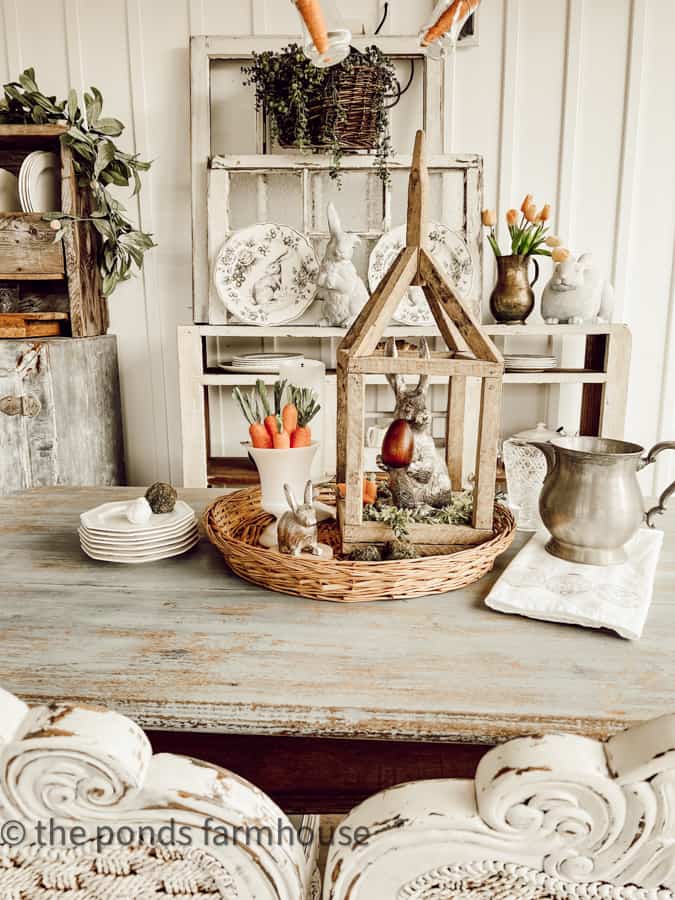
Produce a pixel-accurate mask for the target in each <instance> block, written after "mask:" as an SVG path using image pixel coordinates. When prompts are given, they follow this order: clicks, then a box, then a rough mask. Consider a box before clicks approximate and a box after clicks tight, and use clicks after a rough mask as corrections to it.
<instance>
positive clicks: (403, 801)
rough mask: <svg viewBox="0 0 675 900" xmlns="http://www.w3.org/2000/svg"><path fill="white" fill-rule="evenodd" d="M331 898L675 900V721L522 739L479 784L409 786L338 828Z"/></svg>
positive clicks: (492, 760) (483, 767)
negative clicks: (343, 831)
mask: <svg viewBox="0 0 675 900" xmlns="http://www.w3.org/2000/svg"><path fill="white" fill-rule="evenodd" d="M343 825H344V826H346V827H349V828H350V829H351V830H352V833H356V829H361V831H360V832H359V833H360V834H361V835H365V834H366V833H368V835H369V836H368V838H367V839H366V840H363V841H362V842H361V843H360V844H357V845H355V846H351V847H339V846H336V847H333V848H332V849H331V852H330V853H329V856H328V861H327V864H326V871H325V875H324V882H323V883H324V887H323V898H324V900H452V898H466V900H469V898H497V900H545V898H546V900H548V898H551V900H558V898H591V897H605V898H616V900H618V898H626V900H674V898H675V893H673V892H674V891H675V716H665V717H663V718H660V719H655V720H653V721H651V722H649V723H647V724H645V725H640V726H637V727H635V728H632V729H630V730H628V731H625V732H622V733H620V734H617V735H616V736H614V737H612V738H610V739H609V740H608V741H607V742H605V743H602V742H599V741H595V740H590V739H588V738H584V737H579V736H575V735H563V734H561V735H548V736H537V737H525V738H518V739H516V740H512V741H509V742H508V743H505V744H503V745H501V746H498V747H496V748H494V749H493V750H491V751H489V752H488V753H487V754H486V755H485V756H484V757H483V759H482V760H481V762H480V764H479V766H478V770H477V772H476V778H475V782H474V781H467V780H463V781H441V780H438V781H426V782H424V781H423V782H414V783H411V784H405V785H400V786H398V787H394V788H391V789H390V790H386V791H383V792H382V793H380V794H377V795H376V796H374V797H371V798H370V799H368V800H366V801H365V802H364V803H362V804H361V805H360V806H359V807H357V808H356V809H355V810H353V811H352V813H351V814H350V815H349V816H348V817H347V819H346V820H345V821H344V823H343Z"/></svg>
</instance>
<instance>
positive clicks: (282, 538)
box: [277, 481, 321, 556]
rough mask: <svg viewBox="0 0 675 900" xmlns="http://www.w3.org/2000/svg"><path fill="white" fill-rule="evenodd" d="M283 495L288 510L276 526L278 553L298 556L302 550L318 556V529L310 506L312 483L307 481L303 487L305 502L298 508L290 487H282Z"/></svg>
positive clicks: (313, 511)
mask: <svg viewBox="0 0 675 900" xmlns="http://www.w3.org/2000/svg"><path fill="white" fill-rule="evenodd" d="M284 493H285V494H286V500H288V505H289V506H290V510H289V511H288V512H285V513H284V514H283V516H282V517H281V518H280V519H279V524H278V526H277V534H278V536H279V551H280V552H281V553H288V554H290V555H291V556H299V555H300V554H301V553H302V552H303V550H309V552H310V553H313V554H314V556H320V555H321V550H320V548H319V529H318V527H317V520H316V512H315V510H314V506H313V505H312V482H311V481H308V482H307V484H306V486H305V502H304V503H303V504H302V506H298V504H297V502H296V499H295V496H294V495H293V490H292V489H291V487H290V485H288V484H285V485H284Z"/></svg>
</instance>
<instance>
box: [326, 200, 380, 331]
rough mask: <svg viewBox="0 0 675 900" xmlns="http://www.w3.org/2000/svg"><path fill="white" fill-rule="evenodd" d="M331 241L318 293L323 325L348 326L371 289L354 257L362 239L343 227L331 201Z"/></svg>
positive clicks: (329, 214) (329, 210) (329, 211)
mask: <svg viewBox="0 0 675 900" xmlns="http://www.w3.org/2000/svg"><path fill="white" fill-rule="evenodd" d="M328 229H329V231H330V240H329V241H328V246H327V247H326V253H325V255H324V258H323V262H322V263H321V269H320V271H319V278H318V281H317V285H318V287H317V291H316V296H317V298H318V299H319V300H321V301H323V312H322V315H321V322H320V324H321V325H327V326H331V327H334V328H348V327H349V326H350V325H351V324H352V322H353V321H354V319H355V318H356V317H357V316H358V314H359V313H360V312H361V309H362V308H363V307H364V306H365V304H366V302H367V301H368V297H369V294H368V289H367V288H366V286H365V284H364V283H363V281H362V279H361V278H360V276H359V274H358V272H357V271H356V268H355V266H354V263H353V262H352V256H353V255H354V248H355V247H356V245H357V244H358V243H359V241H360V238H359V237H358V236H357V235H355V234H347V232H345V231H343V230H342V225H341V223H340V217H339V216H338V214H337V210H336V209H335V207H334V206H333V204H332V203H329V204H328Z"/></svg>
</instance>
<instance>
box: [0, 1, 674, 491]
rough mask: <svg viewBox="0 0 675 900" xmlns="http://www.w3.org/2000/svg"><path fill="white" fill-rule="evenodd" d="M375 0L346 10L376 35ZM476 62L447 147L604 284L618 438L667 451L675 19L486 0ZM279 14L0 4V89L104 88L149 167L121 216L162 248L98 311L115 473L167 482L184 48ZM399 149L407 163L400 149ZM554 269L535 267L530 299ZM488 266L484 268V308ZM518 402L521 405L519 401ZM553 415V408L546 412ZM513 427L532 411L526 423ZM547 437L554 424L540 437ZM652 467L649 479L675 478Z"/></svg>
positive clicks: (183, 187)
mask: <svg viewBox="0 0 675 900" xmlns="http://www.w3.org/2000/svg"><path fill="white" fill-rule="evenodd" d="M381 5H382V4H381V0H342V8H343V10H344V13H345V15H346V16H347V18H348V19H349V20H351V23H352V24H358V23H363V25H364V26H365V28H366V29H367V30H372V28H373V26H374V24H375V23H376V22H377V20H378V19H379V16H380V12H381ZM390 6H391V15H390V20H389V22H388V25H387V28H388V31H389V32H390V33H394V34H415V33H417V30H418V29H419V26H420V23H421V19H422V17H423V16H424V15H426V14H427V13H428V12H429V9H430V7H431V0H422V2H417V0H416V2H412V0H392V2H391V4H390ZM479 16H480V18H479V45H478V46H477V47H472V48H465V49H462V50H460V51H459V52H458V53H457V54H456V56H455V58H454V60H451V61H449V62H448V63H447V65H448V66H450V67H451V73H450V74H451V76H452V77H451V87H452V89H451V91H450V96H448V98H447V103H448V104H449V107H450V113H451V115H450V117H449V125H448V128H449V132H450V134H449V138H450V144H451V147H452V149H453V150H454V151H457V152H475V153H481V154H482V155H483V156H484V158H485V171H486V201H487V203H488V205H490V206H496V205H498V206H499V208H500V210H502V211H503V210H505V209H506V208H507V207H508V206H510V205H513V204H515V203H520V199H521V196H522V195H523V194H524V193H526V191H532V192H533V193H534V194H535V195H536V197H537V198H538V199H540V200H541V201H543V200H545V199H549V200H551V201H552V202H553V203H554V204H555V211H556V216H557V223H556V225H557V228H558V229H559V231H560V233H561V235H562V236H563V237H564V238H565V239H566V241H567V242H568V243H569V244H570V246H571V247H572V248H573V249H574V250H575V251H577V252H581V251H587V250H592V251H593V253H594V254H595V256H596V259H597V261H598V263H599V264H601V265H603V266H605V267H606V268H607V270H608V271H609V272H611V275H612V278H613V280H614V283H615V285H616V292H617V309H618V315H617V316H616V318H617V320H624V321H626V322H627V323H628V324H629V325H630V327H631V329H632V331H633V336H634V355H633V366H632V373H631V393H630V398H629V407H628V423H627V430H626V433H627V436H628V437H630V439H632V440H635V441H639V442H641V443H644V444H647V445H649V444H650V443H652V442H654V441H656V440H658V439H664V438H668V437H670V438H675V240H674V207H675V189H674V179H673V169H674V161H675V113H674V106H673V100H672V89H673V84H674V83H675V54H673V51H672V36H673V34H675V3H673V2H672V0H545V2H542V0H483V3H482V5H481V8H480V14H479ZM296 28H297V26H296V19H295V13H294V11H293V10H292V8H291V6H290V3H289V2H288V0H161V2H160V0H105V2H103V0H0V31H1V34H2V40H0V75H2V76H6V78H7V79H9V78H14V77H15V76H16V75H17V73H18V72H19V71H20V70H21V69H22V68H24V67H26V66H29V65H33V66H35V68H36V70H37V74H38V78H39V81H40V84H41V85H42V87H43V88H45V89H47V91H48V92H49V93H56V94H59V95H63V94H64V93H65V91H66V89H67V87H68V85H73V86H75V87H77V88H78V89H80V90H81V89H82V88H83V87H86V86H88V85H90V84H95V85H97V86H98V87H100V88H101V90H102V91H103V94H104V97H105V101H106V103H105V105H106V109H107V111H108V113H109V114H110V115H114V116H118V117H119V118H121V119H122V120H124V121H125V122H126V123H127V124H128V128H127V132H126V138H125V140H126V145H127V147H128V148H129V149H134V150H137V151H138V152H140V153H142V154H143V155H144V156H145V157H147V158H151V159H154V160H155V164H154V166H153V169H152V172H151V174H150V176H149V177H148V178H146V180H145V187H144V190H143V192H142V193H141V196H140V200H139V201H138V202H137V201H136V200H134V201H130V209H131V212H132V214H133V215H134V216H136V217H138V218H139V219H140V221H141V223H142V225H143V228H144V229H146V230H149V231H152V232H153V233H154V234H155V237H156V239H157V241H158V243H159V247H158V248H157V249H156V250H154V251H153V252H152V253H150V254H149V255H148V258H147V265H146V267H145V271H144V274H143V276H142V277H141V278H136V279H134V280H133V281H131V282H130V283H128V284H126V285H124V286H123V287H121V288H120V289H119V290H118V291H117V292H116V293H115V295H114V296H113V298H112V302H111V319H112V325H111V330H112V331H114V332H115V333H116V334H117V335H118V336H119V346H120V362H121V377H122V390H123V402H124V422H125V440H126V448H127V457H128V473H129V477H130V479H131V481H132V482H134V483H147V482H150V481H152V480H154V479H156V478H166V479H171V480H173V481H175V482H179V480H180V472H181V466H180V456H179V454H180V451H179V445H180V440H179V434H180V418H179V407H178V390H177V365H176V326H177V325H179V324H187V323H189V322H190V321H191V271H190V260H191V247H190V241H191V235H190V170H189V94H188V72H189V69H188V39H189V35H190V34H200V33H213V34H215V33H221V34H265V33H267V34H275V33H290V32H291V31H293V30H296ZM401 149H403V150H407V148H401ZM548 272H549V268H548V266H547V265H545V266H544V272H543V277H542V281H543V280H544V279H545V277H547V275H548ZM491 280H492V263H491V260H490V259H489V255H488V254H486V285H487V287H486V293H489V285H490V283H491ZM527 397H528V394H527V393H524V394H522V398H523V403H525V402H527ZM552 408H553V407H552ZM523 418H524V419H527V418H528V413H527V411H526V410H525V411H524V412H523ZM552 424H553V423H552ZM662 459H663V462H662V463H661V464H660V465H661V471H660V472H659V481H661V482H663V481H665V479H666V477H668V475H669V474H671V473H673V472H675V460H666V459H664V458H663V457H662Z"/></svg>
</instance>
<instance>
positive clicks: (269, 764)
mask: <svg viewBox="0 0 675 900" xmlns="http://www.w3.org/2000/svg"><path fill="white" fill-rule="evenodd" d="M139 494H140V491H139V489H133V488H100V489H87V488H79V489H78V488H68V489H55V488H47V489H42V490H35V491H27V492H24V493H20V494H14V495H11V496H8V497H4V498H0V542H1V544H0V546H2V551H3V552H2V555H1V556H0V684H2V686H3V687H4V688H7V689H8V690H10V691H12V692H13V693H15V694H17V695H19V696H20V697H22V698H23V699H25V700H27V701H29V702H44V701H49V700H51V699H55V698H59V699H68V700H72V701H74V702H77V703H101V702H103V703H106V704H108V705H109V706H110V707H112V708H115V709H117V710H119V711H120V712H123V713H125V714H126V715H128V716H131V717H133V718H134V719H135V720H136V721H137V722H139V724H140V725H142V726H143V727H144V728H145V729H149V730H151V731H152V732H153V743H154V745H155V749H157V750H159V749H172V750H178V751H179V752H189V753H192V754H193V755H196V756H200V757H202V758H207V759H211V760H212V761H214V762H215V761H217V762H221V763H223V764H227V765H228V766H229V767H230V768H233V769H235V771H239V772H240V773H241V774H243V775H245V776H247V777H252V779H253V780H254V781H255V782H256V783H257V784H258V785H259V786H260V787H262V788H263V789H264V790H268V792H270V793H271V794H272V795H273V796H275V798H276V799H279V800H283V801H284V802H285V803H286V808H287V809H289V805H290V807H292V806H294V805H296V804H297V805H300V806H302V809H303V810H305V811H311V810H310V809H308V807H311V806H312V805H313V803H314V801H316V805H319V806H320V805H321V804H323V808H322V810H321V811H327V809H328V807H330V806H331V805H332V806H333V807H336V808H348V804H351V805H353V803H354V802H355V801H356V800H358V799H360V798H361V797H362V796H366V795H368V794H369V793H373V792H374V791H375V790H378V789H379V788H380V787H382V786H383V785H384V784H387V783H389V784H391V783H395V782H397V781H402V780H408V779H412V778H420V777H436V776H438V777H445V776H447V775H448V773H451V774H457V775H461V776H463V777H465V776H469V775H472V774H473V769H474V767H475V762H476V760H477V759H478V758H479V756H480V755H481V754H482V753H483V752H484V749H485V747H487V746H489V745H491V744H494V743H496V742H498V741H501V740H503V739H505V738H507V737H510V736H514V735H519V734H523V733H529V732H539V731H545V730H557V729H562V730H565V731H570V732H576V733H582V734H586V735H591V736H595V737H606V736H607V735H609V734H611V733H614V732H615V731H617V730H618V729H621V728H623V727H625V726H627V725H630V724H633V723H636V722H639V721H643V720H645V719H648V718H650V717H652V716H656V715H660V714H662V713H665V712H668V711H672V710H673V708H674V707H675V702H674V701H675V688H673V685H675V654H674V653H673V652H672V642H673V638H674V637H675V604H674V603H673V595H674V593H675V540H674V539H673V537H674V536H675V516H674V515H673V514H668V515H667V516H665V517H664V518H663V520H662V524H663V527H664V528H665V529H666V531H667V533H668V534H667V538H666V541H665V544H664V549H663V553H662V557H661V564H660V567H659V573H658V577H657V584H656V592H655V597H654V602H653V605H652V609H651V612H650V616H649V620H648V622H647V625H646V628H645V632H644V635H643V638H642V640H640V641H639V642H636V643H629V642H626V641H624V640H621V639H620V638H618V637H615V636H614V635H612V634H610V633H607V632H598V631H591V630H585V629H581V628H576V627H571V626H562V625H560V626H558V625H551V624H546V623H543V622H536V621H530V620H527V619H523V618H519V617H513V616H504V615H499V614H497V613H494V612H491V611H490V610H488V609H487V608H486V607H485V606H484V605H483V602H482V601H483V598H484V596H485V594H486V593H487V591H488V589H489V588H490V586H491V584H492V583H493V581H494V578H495V577H496V574H497V573H498V572H500V571H501V569H502V568H503V567H504V565H505V564H506V563H507V562H508V560H509V559H510V558H511V556H512V555H513V553H514V552H515V551H516V550H517V549H518V548H519V547H520V546H522V544H523V542H524V538H523V537H522V536H518V537H517V538H516V541H515V543H514V546H513V548H512V550H511V551H509V553H507V554H505V555H504V556H503V557H502V558H501V559H499V560H498V561H497V567H496V570H495V573H494V574H492V575H489V576H487V577H486V578H484V579H483V580H482V581H481V582H479V583H478V584H476V585H474V586H472V587H470V588H468V589H466V590H462V591H457V592H454V593H451V594H446V595H437V596H434V597H428V598H421V599H417V600H409V601H401V602H395V601H394V602H392V601H389V602H381V603H373V604H365V605H349V606H347V605H342V604H331V603H317V602H312V601H309V600H303V599H298V598H294V597H287V596H284V595H280V594H273V593H270V592H266V591H264V590H262V589H260V588H258V587H255V586H254V585H250V584H248V583H245V582H243V581H240V580H239V579H238V578H236V577H234V576H232V575H231V574H230V573H229V572H228V570H227V568H226V566H225V563H224V561H223V559H222V557H221V556H220V555H219V554H218V553H217V552H216V551H215V549H214V548H213V547H212V546H211V545H210V544H209V543H208V541H207V540H206V539H204V540H203V541H202V543H201V544H200V545H199V547H198V548H196V549H195V550H194V551H192V552H191V553H190V554H188V555H186V556H184V557H182V558H179V559H172V560H166V561H164V562H161V563H156V564H149V565H144V566H122V565H111V564H107V563H97V562H94V561H92V560H90V559H88V558H87V557H86V556H84V554H83V553H82V551H81V550H80V547H79V543H78V538H77V534H76V528H77V525H78V521H79V513H80V512H81V511H82V510H84V509H88V508H90V507H93V506H95V505H97V504H99V503H102V502H106V501H107V500H112V499H123V498H131V497H135V496H139ZM181 495H182V497H183V498H184V499H185V500H186V501H187V502H188V503H190V504H192V505H193V507H194V508H195V509H197V510H198V511H199V512H201V510H202V509H203V508H204V506H205V505H206V504H207V502H210V501H212V500H213V499H215V497H216V496H217V494H216V492H215V491H208V490H187V491H183V492H181ZM223 735H227V736H228V737H227V738H224V737H223ZM251 735H255V736H256V737H254V738H251V737H250V736H251ZM317 738H321V739H323V740H317ZM345 739H348V740H345ZM385 742H386V743H385ZM392 742H397V743H396V744H393V743H392ZM401 742H408V743H401ZM439 742H441V743H439ZM214 757H217V759H215V758H214ZM369 767H370V768H369ZM293 779H295V781H297V782H298V783H300V781H302V788H301V789H300V788H299V789H298V791H299V792H298V791H296V792H295V793H294V791H293V790H291V786H292V785H291V783H292V781H293ZM331 798H332V799H331ZM303 804H304V805H303ZM289 811H292V810H291V809H289Z"/></svg>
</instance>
